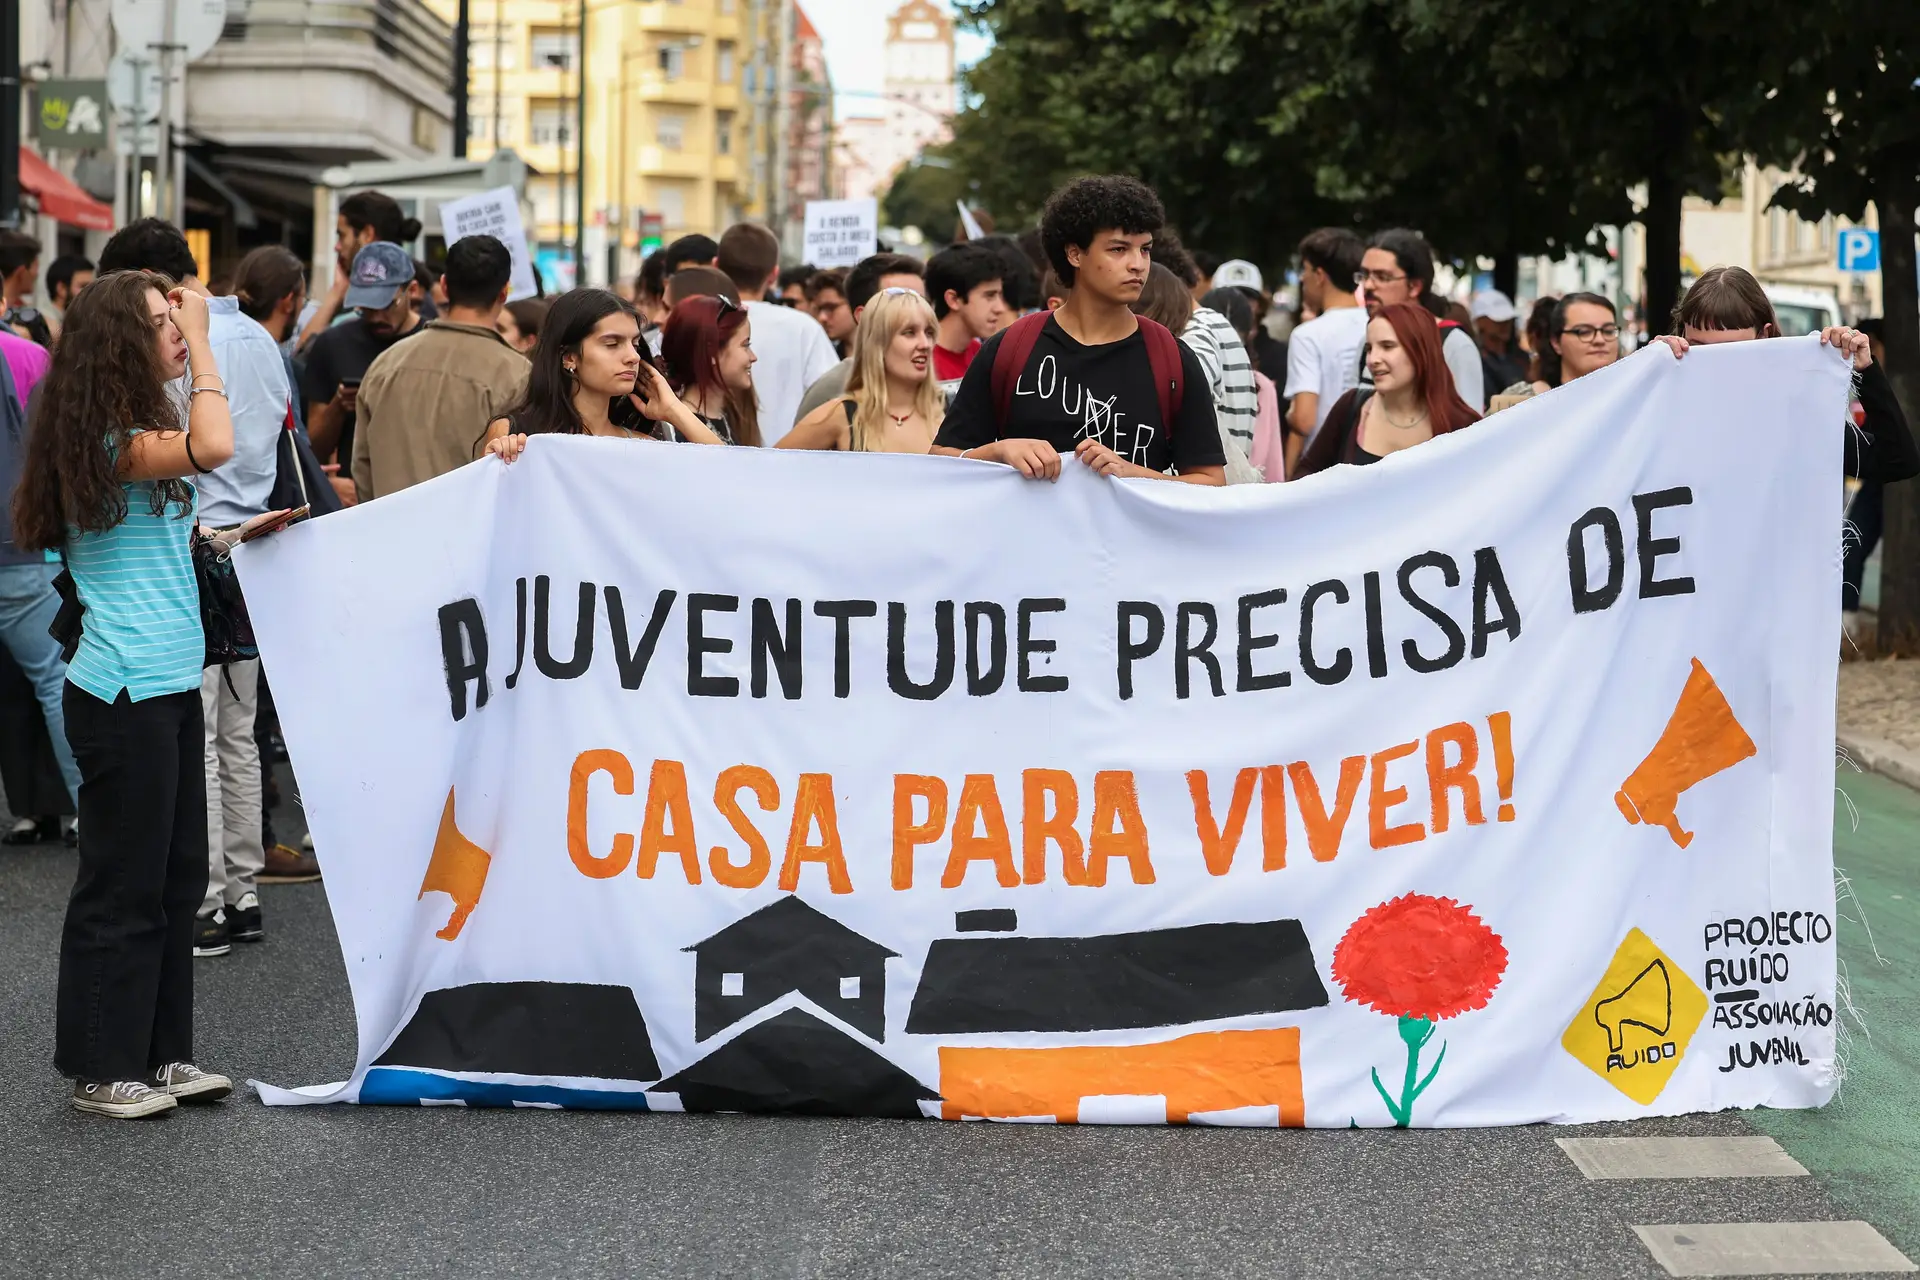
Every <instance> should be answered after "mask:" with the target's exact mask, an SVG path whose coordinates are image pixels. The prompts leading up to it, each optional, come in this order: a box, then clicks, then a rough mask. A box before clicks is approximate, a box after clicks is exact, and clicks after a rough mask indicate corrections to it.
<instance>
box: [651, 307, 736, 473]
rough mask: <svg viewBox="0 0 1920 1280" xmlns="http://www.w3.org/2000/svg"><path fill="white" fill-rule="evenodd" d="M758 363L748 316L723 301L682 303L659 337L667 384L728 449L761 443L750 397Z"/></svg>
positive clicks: (670, 316)
mask: <svg viewBox="0 0 1920 1280" xmlns="http://www.w3.org/2000/svg"><path fill="white" fill-rule="evenodd" d="M757 359H759V357H758V356H756V355H755V354H754V352H753V335H752V332H751V326H750V325H749V324H748V322H747V313H746V312H745V311H744V310H743V309H741V308H740V307H739V306H738V305H736V304H735V303H734V302H733V301H732V300H730V299H727V298H709V297H696V298H684V299H682V300H681V301H680V303H679V304H678V305H677V306H675V307H674V309H673V312H672V314H671V315H669V316H668V317H667V324H666V328H665V329H663V330H662V331H661V334H660V361H661V363H662V364H664V365H665V366H666V373H667V382H668V383H669V384H670V385H671V386H672V387H673V389H674V391H675V392H676V393H678V394H679V396H680V398H681V399H682V400H684V401H686V403H687V407H688V408H690V409H692V410H693V411H694V412H695V413H696V414H698V415H699V416H700V419H701V421H703V422H705V423H706V424H707V426H709V427H710V428H712V429H713V432H714V434H715V435H717V436H719V437H720V439H721V440H722V441H724V442H725V443H727V444H744V445H757V444H759V443H760V422H759V418H758V415H757V413H756V411H755V403H754V393H753V362H754V361H755V360H757ZM673 438H674V439H678V438H679V437H678V436H677V435H676V436H674V437H673Z"/></svg>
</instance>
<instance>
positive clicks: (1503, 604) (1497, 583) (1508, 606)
mask: <svg viewBox="0 0 1920 1280" xmlns="http://www.w3.org/2000/svg"><path fill="white" fill-rule="evenodd" d="M1489 603H1491V604H1492V605H1494V606H1495V607H1496V608H1497V609H1498V610H1499V612H1498V613H1489V612H1488V609H1487V605H1488V604H1489ZM1496 631H1498V632H1501V633H1503V634H1504V635H1505V636H1506V637H1507V642H1508V643H1509V644H1511V643H1512V642H1513V641H1515V640H1518V639H1519V638H1520V609H1519V607H1518V606H1517V605H1515V604H1514V603H1513V592H1511V591H1509V590H1507V575H1506V572H1505V571H1504V570H1503V569H1501V568H1500V553H1499V552H1497V551H1495V550H1494V549H1493V548H1492V547H1481V548H1480V549H1479V550H1478V551H1476V552H1474V553H1473V649H1472V653H1471V656H1472V657H1475V658H1484V657H1486V656H1487V641H1488V640H1489V639H1491V638H1492V636H1493V633H1494V632H1496Z"/></svg>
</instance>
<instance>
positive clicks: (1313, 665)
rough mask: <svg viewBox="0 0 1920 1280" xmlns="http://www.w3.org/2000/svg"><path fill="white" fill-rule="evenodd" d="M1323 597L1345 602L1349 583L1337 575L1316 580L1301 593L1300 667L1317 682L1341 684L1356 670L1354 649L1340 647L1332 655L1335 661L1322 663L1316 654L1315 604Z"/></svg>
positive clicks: (1348, 597) (1335, 601)
mask: <svg viewBox="0 0 1920 1280" xmlns="http://www.w3.org/2000/svg"><path fill="white" fill-rule="evenodd" d="M1322 596H1330V597H1332V599H1333V602H1334V603H1335V604H1345V603H1347V601H1348V600H1349V599H1351V598H1352V597H1350V596H1349V595H1348V594H1347V584H1346V583H1344V582H1341V581H1340V580H1339V579H1338V578H1332V579H1329V580H1328V581H1326V582H1316V583H1314V584H1313V585H1312V586H1310V587H1308V588H1307V589H1306V591H1305V592H1303V593H1302V594H1301V596H1300V669H1301V670H1302V671H1304V672H1306V673H1307V676H1308V677H1309V678H1310V679H1312V680H1313V681H1314V683H1316V684H1339V683H1340V682H1341V681H1342V680H1345V679H1346V678H1347V677H1348V676H1349V675H1351V674H1352V672H1353V650H1351V649H1341V650H1340V651H1338V652H1337V653H1335V654H1334V655H1333V662H1332V663H1331V664H1330V665H1328V666H1324V667H1323V666H1321V665H1320V663H1319V662H1318V661H1317V660H1316V659H1315V658H1314V656H1313V607H1314V606H1315V605H1316V604H1318V603H1320V599H1321V597H1322Z"/></svg>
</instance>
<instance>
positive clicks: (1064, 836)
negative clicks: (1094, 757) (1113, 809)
mask: <svg viewBox="0 0 1920 1280" xmlns="http://www.w3.org/2000/svg"><path fill="white" fill-rule="evenodd" d="M1020 791H1021V797H1020V861H1021V870H1022V873H1023V875H1024V878H1025V880H1026V882H1027V883H1028V884H1039V883H1041V882H1042V881H1044V880H1045V879H1046V878H1047V841H1049V840H1051V841H1053V842H1054V843H1055V844H1057V845H1059V846H1060V871H1061V875H1062V877H1063V878H1064V879H1065V880H1066V882H1067V883H1068V884H1086V883H1087V863H1086V857H1085V847H1084V846H1083V845H1082V844H1081V842H1080V833H1079V832H1078V831H1076V830H1075V829H1074V823H1076V822H1078V821H1079V820H1080V787H1079V784H1077V783H1076V782H1074V780H1073V775H1072V774H1070V773H1068V772H1067V771H1066V770H1065V769H1028V770H1026V771H1025V772H1024V773H1022V774H1021V775H1020ZM1049 795H1051V796H1052V797H1053V800H1054V805H1053V814H1052V816H1051V817H1049V816H1048V814H1047V797H1048V796H1049Z"/></svg>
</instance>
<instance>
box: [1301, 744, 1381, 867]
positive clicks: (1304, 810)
mask: <svg viewBox="0 0 1920 1280" xmlns="http://www.w3.org/2000/svg"><path fill="white" fill-rule="evenodd" d="M1366 772H1367V758H1366V757H1365V756H1348V757H1347V758H1346V759H1345V760H1342V761H1341V762H1340V790H1339V792H1338V793H1337V794H1336V795H1335V796H1334V801H1333V812H1332V813H1328V812H1327V807H1326V805H1325V804H1324V803H1323V802H1322V801H1321V799H1320V784H1319V783H1318V782H1316V781H1314V778H1313V770H1312V769H1311V768H1309V767H1308V766H1307V762H1306V761H1305V760H1296V761H1294V762H1293V763H1292V764H1290V765H1288V766H1287V777H1288V779H1289V780H1290V781H1292V783H1293V794H1294V796H1295V797H1296V798H1297V799H1298V800H1299V801H1300V825H1301V826H1303V827H1305V828H1306V829H1307V848H1308V849H1309V850H1311V851H1312V853H1313V858H1314V861H1315V862H1332V861H1333V860H1334V858H1336V857H1338V856H1339V853H1340V836H1341V834H1342V833H1343V832H1345V831H1346V829H1347V817H1348V815H1350V814H1351V813H1352V812H1353V802H1354V799H1355V797H1357V796H1358V795H1359V794H1360V780H1361V778H1363V777H1365V776H1366Z"/></svg>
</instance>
